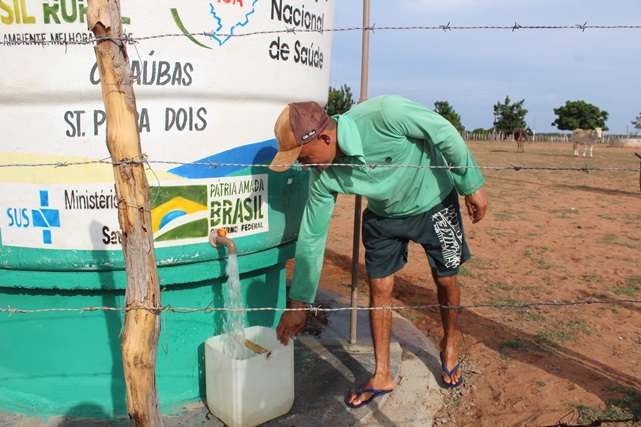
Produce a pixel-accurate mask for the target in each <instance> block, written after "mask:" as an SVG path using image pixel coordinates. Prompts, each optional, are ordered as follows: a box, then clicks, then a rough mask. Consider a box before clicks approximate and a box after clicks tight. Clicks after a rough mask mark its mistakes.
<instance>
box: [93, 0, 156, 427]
mask: <svg viewBox="0 0 641 427" xmlns="http://www.w3.org/2000/svg"><path fill="white" fill-rule="evenodd" d="M87 22H88V25H89V30H90V31H92V32H93V33H94V35H95V37H96V39H97V43H96V46H95V48H94V51H95V54H96V60H97V63H98V70H99V72H100V81H101V87H102V96H103V99H104V103H105V113H106V121H107V147H108V148H109V153H110V154H111V160H112V161H113V162H114V167H113V170H114V178H115V184H116V196H117V198H118V219H119V221H120V228H121V233H122V249H123V253H124V257H125V270H126V273H127V290H126V291H125V329H124V335H123V338H122V344H121V345H122V359H123V366H124V375H125V383H126V387H127V410H128V412H129V419H130V420H131V425H132V426H140V427H156V426H162V425H163V423H162V419H161V417H160V405H159V404H158V392H157V389H156V352H157V349H158V337H159V333H160V310H161V302H160V281H159V278H158V270H157V268H156V257H155V254H154V242H153V234H152V226H151V212H150V203H149V183H148V182H147V177H146V175H145V168H144V163H143V161H142V160H143V155H142V152H141V148H140V134H139V133H138V112H137V109H136V100H135V97H134V91H133V78H132V73H131V68H130V65H129V58H128V56H127V49H126V46H125V42H124V40H122V23H121V17H120V4H119V1H118V0H89V4H88V10H87ZM101 38H105V39H101Z"/></svg>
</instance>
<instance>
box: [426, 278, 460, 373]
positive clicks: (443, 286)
mask: <svg viewBox="0 0 641 427" xmlns="http://www.w3.org/2000/svg"><path fill="white" fill-rule="evenodd" d="M432 277H433V278H434V283H436V290H437V295H438V303H439V304H440V305H441V306H442V307H441V321H442V322H443V339H442V340H441V343H440V346H439V347H440V349H441V352H442V353H443V363H444V364H445V366H446V367H447V369H448V370H449V371H450V372H451V371H452V369H454V367H455V366H456V365H457V364H458V363H459V362H458V352H457V351H456V339H455V336H456V323H457V319H458V311H457V310H452V309H449V308H446V307H447V306H458V305H460V303H461V291H460V289H459V286H458V282H457V280H456V276H451V277H438V276H437V275H436V270H435V269H432ZM441 375H443V381H445V382H446V383H447V384H456V383H457V382H458V380H459V378H461V371H460V369H458V370H456V372H453V373H452V377H450V376H449V375H447V374H446V373H445V371H443V372H442V374H441Z"/></svg>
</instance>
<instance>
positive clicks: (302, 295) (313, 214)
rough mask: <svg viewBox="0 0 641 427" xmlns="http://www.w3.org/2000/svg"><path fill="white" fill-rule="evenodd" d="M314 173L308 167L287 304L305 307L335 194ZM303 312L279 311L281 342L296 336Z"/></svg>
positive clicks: (312, 294) (315, 283)
mask: <svg viewBox="0 0 641 427" xmlns="http://www.w3.org/2000/svg"><path fill="white" fill-rule="evenodd" d="M317 174H318V172H317V171H312V176H311V178H310V191H309V197H308V199H307V202H306V204H305V210H304V212H303V218H302V222H301V226H300V231H299V233H298V241H297V243H296V255H295V261H294V277H293V279H292V286H291V289H290V290H289V298H290V303H289V308H305V307H306V304H307V303H312V302H314V299H315V298H316V290H317V288H318V282H319V280H320V274H321V270H322V267H323V255H324V253H325V242H326V240H327V230H328V228H329V222H330V220H331V217H332V212H333V210H334V205H335V203H336V194H333V193H330V192H328V191H327V190H326V189H325V188H324V186H322V184H321V183H320V181H319V178H318V175H317ZM306 314H307V312H306V311H304V310H300V311H286V312H284V313H283V315H282V316H281V318H280V321H279V323H278V327H277V328H276V332H277V337H278V340H279V341H280V342H281V343H283V344H284V345H287V343H288V342H289V336H290V335H291V337H292V339H296V336H297V335H298V333H299V332H300V330H301V329H302V328H303V326H305V319H306V317H307V316H306Z"/></svg>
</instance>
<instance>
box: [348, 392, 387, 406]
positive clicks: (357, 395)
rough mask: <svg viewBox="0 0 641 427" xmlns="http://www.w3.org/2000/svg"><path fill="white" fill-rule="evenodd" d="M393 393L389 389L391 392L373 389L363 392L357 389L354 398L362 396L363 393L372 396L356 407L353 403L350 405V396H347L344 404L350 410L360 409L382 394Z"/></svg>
mask: <svg viewBox="0 0 641 427" xmlns="http://www.w3.org/2000/svg"><path fill="white" fill-rule="evenodd" d="M393 391H394V389H391V390H378V389H375V388H368V389H365V390H362V391H361V388H360V387H358V388H357V389H356V397H360V396H361V394H363V393H372V395H371V396H370V397H369V399H367V400H365V401H363V402H361V403H359V404H358V405H354V404H353V403H351V402H350V401H349V397H350V394H348V395H347V396H345V404H346V405H347V406H349V407H350V408H360V407H361V406H365V405H367V404H368V403H370V402H371V401H372V400H374V398H375V397H378V396H381V395H383V394H387V393H391V392H393Z"/></svg>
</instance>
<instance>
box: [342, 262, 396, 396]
mask: <svg viewBox="0 0 641 427" xmlns="http://www.w3.org/2000/svg"><path fill="white" fill-rule="evenodd" d="M369 288H370V307H383V306H386V307H389V306H391V304H392V289H393V288H394V275H391V276H387V277H383V278H381V279H370V281H369ZM369 318H370V327H371V328H372V339H373V341H374V358H375V359H376V369H375V371H374V376H372V377H371V378H370V379H369V380H368V381H367V382H366V383H365V384H364V385H363V386H362V387H361V391H362V390H366V389H377V390H392V389H393V388H394V378H392V374H391V373H390V366H389V363H390V360H389V358H390V333H391V332H392V311H391V310H371V311H370V314H369ZM371 396H372V393H362V394H361V395H360V396H359V397H356V391H355V390H352V391H350V398H349V402H350V403H351V404H352V405H355V406H358V405H360V404H361V403H362V402H364V401H366V400H367V399H369V398H370V397H371Z"/></svg>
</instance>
